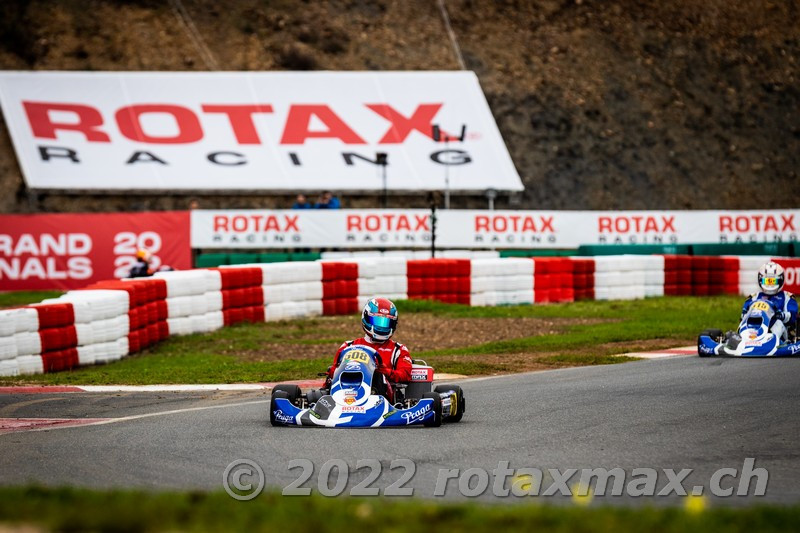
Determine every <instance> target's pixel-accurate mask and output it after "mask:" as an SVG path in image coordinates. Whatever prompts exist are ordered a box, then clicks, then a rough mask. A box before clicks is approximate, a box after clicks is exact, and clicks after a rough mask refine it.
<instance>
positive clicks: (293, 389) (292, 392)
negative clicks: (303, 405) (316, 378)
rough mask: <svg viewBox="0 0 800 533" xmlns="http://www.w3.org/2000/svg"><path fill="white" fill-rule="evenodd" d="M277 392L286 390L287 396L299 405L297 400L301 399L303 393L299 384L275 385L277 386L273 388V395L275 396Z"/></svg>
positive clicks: (294, 403)
mask: <svg viewBox="0 0 800 533" xmlns="http://www.w3.org/2000/svg"><path fill="white" fill-rule="evenodd" d="M276 392H285V393H286V397H287V398H288V399H289V401H290V402H292V404H293V405H297V401H298V400H299V399H300V395H301V394H302V392H301V391H300V387H298V386H297V385H275V388H274V389H272V396H275V393H276Z"/></svg>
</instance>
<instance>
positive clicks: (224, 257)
mask: <svg viewBox="0 0 800 533" xmlns="http://www.w3.org/2000/svg"><path fill="white" fill-rule="evenodd" d="M320 257H321V255H320V254H319V253H318V252H292V253H277V252H270V253H228V254H218V253H210V254H199V255H197V257H196V258H195V261H194V266H195V267H196V268H210V267H217V266H222V265H244V264H248V263H284V262H286V261H316V260H317V259H319V258H320Z"/></svg>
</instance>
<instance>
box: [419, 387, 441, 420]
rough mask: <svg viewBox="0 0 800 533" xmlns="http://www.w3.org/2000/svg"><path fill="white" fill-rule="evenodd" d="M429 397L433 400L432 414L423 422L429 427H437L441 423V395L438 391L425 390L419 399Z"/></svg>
mask: <svg viewBox="0 0 800 533" xmlns="http://www.w3.org/2000/svg"><path fill="white" fill-rule="evenodd" d="M426 398H430V399H431V400H433V416H432V417H430V418H429V419H428V420H426V421H425V422H423V425H425V426H426V427H429V428H431V427H432V428H438V427H439V426H441V425H442V397H441V396H440V395H439V393H438V392H426V393H425V394H423V395H422V398H421V399H423V400H424V399H426Z"/></svg>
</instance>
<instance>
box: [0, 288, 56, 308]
mask: <svg viewBox="0 0 800 533" xmlns="http://www.w3.org/2000/svg"><path fill="white" fill-rule="evenodd" d="M62 294H63V293H62V292H61V291H11V292H0V309H3V308H5V307H17V306H20V305H28V304H36V303H39V302H41V301H42V300H46V299H47V298H58V297H59V296H61V295H62Z"/></svg>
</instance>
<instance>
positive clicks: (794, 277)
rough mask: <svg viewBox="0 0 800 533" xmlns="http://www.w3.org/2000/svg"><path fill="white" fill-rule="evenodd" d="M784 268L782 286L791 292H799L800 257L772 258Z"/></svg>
mask: <svg viewBox="0 0 800 533" xmlns="http://www.w3.org/2000/svg"><path fill="white" fill-rule="evenodd" d="M774 261H775V262H776V263H778V264H779V265H781V266H782V267H783V270H784V276H785V281H786V284H785V285H784V286H783V288H784V290H787V291H789V292H791V293H793V294H800V259H774Z"/></svg>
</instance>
